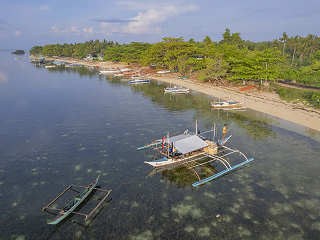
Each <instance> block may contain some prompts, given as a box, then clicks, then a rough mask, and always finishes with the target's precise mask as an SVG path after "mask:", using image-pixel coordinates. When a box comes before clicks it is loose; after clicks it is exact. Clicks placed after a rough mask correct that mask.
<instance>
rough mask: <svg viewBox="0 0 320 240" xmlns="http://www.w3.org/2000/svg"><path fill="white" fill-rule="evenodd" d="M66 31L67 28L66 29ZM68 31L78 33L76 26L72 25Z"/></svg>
mask: <svg viewBox="0 0 320 240" xmlns="http://www.w3.org/2000/svg"><path fill="white" fill-rule="evenodd" d="M67 31H68V30H67ZM70 32H73V33H79V32H80V30H79V29H78V28H77V27H76V26H72V27H71V29H70Z"/></svg>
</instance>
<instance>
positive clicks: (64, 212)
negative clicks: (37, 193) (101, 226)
mask: <svg viewBox="0 0 320 240" xmlns="http://www.w3.org/2000/svg"><path fill="white" fill-rule="evenodd" d="M99 178H100V176H98V177H97V178H96V179H95V181H94V182H93V183H91V184H89V185H88V186H77V185H70V186H68V187H67V188H66V189H65V190H64V191H62V192H61V193H60V194H59V195H58V196H57V197H56V198H54V199H53V200H52V201H51V202H49V203H48V204H47V205H46V206H45V207H43V208H42V211H47V212H50V211H48V210H51V211H58V213H57V217H56V218H55V219H54V220H53V221H50V222H49V223H48V224H53V225H55V224H58V223H60V222H61V221H62V220H64V219H65V218H66V217H68V216H69V215H70V214H77V215H81V216H84V217H85V222H87V221H88V220H89V219H90V218H91V217H92V216H93V215H94V213H95V212H96V210H97V209H98V208H99V207H100V206H101V205H102V203H103V202H104V201H105V200H106V199H107V197H108V196H109V194H110V193H111V191H112V190H104V189H100V188H97V184H98V181H99ZM74 187H78V188H84V189H85V190H84V191H83V192H81V193H80V192H79V191H77V190H74V189H73V188H74ZM70 190H73V191H76V192H78V193H79V194H78V195H77V196H76V197H74V198H73V200H71V201H69V202H68V203H67V204H66V205H65V207H64V208H63V209H59V208H52V207H51V206H52V204H54V203H55V202H56V201H57V200H58V199H59V198H60V197H62V196H63V195H64V194H65V193H66V192H68V191H70ZM93 190H97V191H102V192H105V195H104V197H103V198H102V199H101V201H99V203H98V204H97V205H96V207H95V208H94V209H92V210H91V211H90V212H89V213H88V214H85V213H80V212H75V210H76V208H77V207H79V205H80V204H81V203H83V201H84V200H85V199H86V198H87V197H88V196H89V195H90V194H91V193H92V191H93ZM50 213H52V212H50Z"/></svg>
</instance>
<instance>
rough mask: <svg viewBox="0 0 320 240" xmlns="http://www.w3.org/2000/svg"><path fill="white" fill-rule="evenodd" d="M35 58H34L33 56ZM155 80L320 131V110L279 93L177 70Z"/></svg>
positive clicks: (99, 64) (98, 64)
mask: <svg viewBox="0 0 320 240" xmlns="http://www.w3.org/2000/svg"><path fill="white" fill-rule="evenodd" d="M31 58H35V57H31ZM45 58H46V59H48V60H58V61H64V62H68V63H74V64H82V65H86V66H94V67H99V68H102V69H103V68H118V67H119V68H124V67H128V68H130V69H132V70H142V71H143V69H147V68H145V67H137V66H131V65H128V64H124V63H113V62H93V61H86V60H78V59H73V58H62V57H45ZM148 76H149V77H151V78H152V79H155V80H158V81H162V82H166V83H171V84H173V85H179V86H183V87H187V88H189V89H190V90H194V91H198V92H201V93H204V94H206V95H208V96H211V97H216V98H221V99H225V100H226V99H229V98H231V99H232V100H234V101H239V102H243V104H244V105H245V107H247V108H249V109H252V110H255V111H258V112H262V113H266V114H269V115H271V116H274V117H277V118H280V119H283V120H287V121H289V122H293V123H296V124H299V125H302V126H304V127H307V128H310V129H313V130H316V131H319V132H320V110H318V109H314V108H310V107H306V106H303V105H301V104H294V103H290V102H286V101H284V100H281V99H280V97H279V96H278V95H277V94H276V93H272V92H263V91H259V90H256V89H252V90H249V91H248V92H240V88H239V87H222V86H214V85H213V84H210V83H202V82H198V81H196V80H191V79H183V80H181V79H178V78H177V74H176V73H166V74H162V75H160V74H154V73H151V74H149V75H148Z"/></svg>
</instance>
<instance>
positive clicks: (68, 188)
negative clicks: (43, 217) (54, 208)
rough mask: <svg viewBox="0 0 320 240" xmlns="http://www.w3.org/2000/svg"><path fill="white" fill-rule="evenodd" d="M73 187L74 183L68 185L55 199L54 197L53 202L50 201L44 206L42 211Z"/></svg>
mask: <svg viewBox="0 0 320 240" xmlns="http://www.w3.org/2000/svg"><path fill="white" fill-rule="evenodd" d="M71 188H72V185H70V186H68V187H67V188H66V189H65V190H63V191H62V192H61V193H60V194H59V195H58V196H57V197H56V198H55V199H53V200H52V201H51V202H49V203H48V204H47V205H46V206H45V207H43V208H42V211H43V212H44V211H45V210H46V209H47V208H49V207H50V206H51V205H52V204H53V203H54V202H56V201H57V200H58V199H59V198H60V197H61V196H62V195H63V194H65V193H66V192H67V191H69V190H70V189H71Z"/></svg>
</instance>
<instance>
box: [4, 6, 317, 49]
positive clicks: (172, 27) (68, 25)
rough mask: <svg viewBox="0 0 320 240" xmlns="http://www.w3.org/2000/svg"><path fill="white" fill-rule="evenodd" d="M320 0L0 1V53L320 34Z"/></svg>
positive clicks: (254, 39) (266, 39)
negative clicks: (230, 35)
mask: <svg viewBox="0 0 320 240" xmlns="http://www.w3.org/2000/svg"><path fill="white" fill-rule="evenodd" d="M319 19H320V0H307V1H302V0H268V1H259V0H197V1H195V0H193V1H191V0H134V1H127V0H104V1H103V0H63V1H62V0H46V1H44V0H24V1H22V0H1V8H0V49H30V48H31V47H32V46H34V45H44V44H55V43H74V42H83V41H87V40H91V39H92V40H95V39H100V40H102V39H107V40H113V41H117V42H120V43H127V42H132V41H139V42H151V43H152V42H157V41H161V39H162V38H163V37H183V38H184V39H186V40H189V39H190V38H193V39H195V40H197V41H201V40H203V39H204V38H205V36H207V35H208V36H210V37H211V39H212V40H213V41H219V40H221V38H222V34H223V32H224V31H225V29H226V28H229V29H230V30H231V32H239V33H240V34H241V37H242V38H243V39H245V40H251V41H268V40H274V39H277V38H279V37H281V36H282V33H283V32H286V33H287V34H288V35H289V36H295V35H297V34H298V35H303V36H305V35H307V34H315V35H318V36H319V35H320V27H319V26H320V25H319V22H320V20H319Z"/></svg>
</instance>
